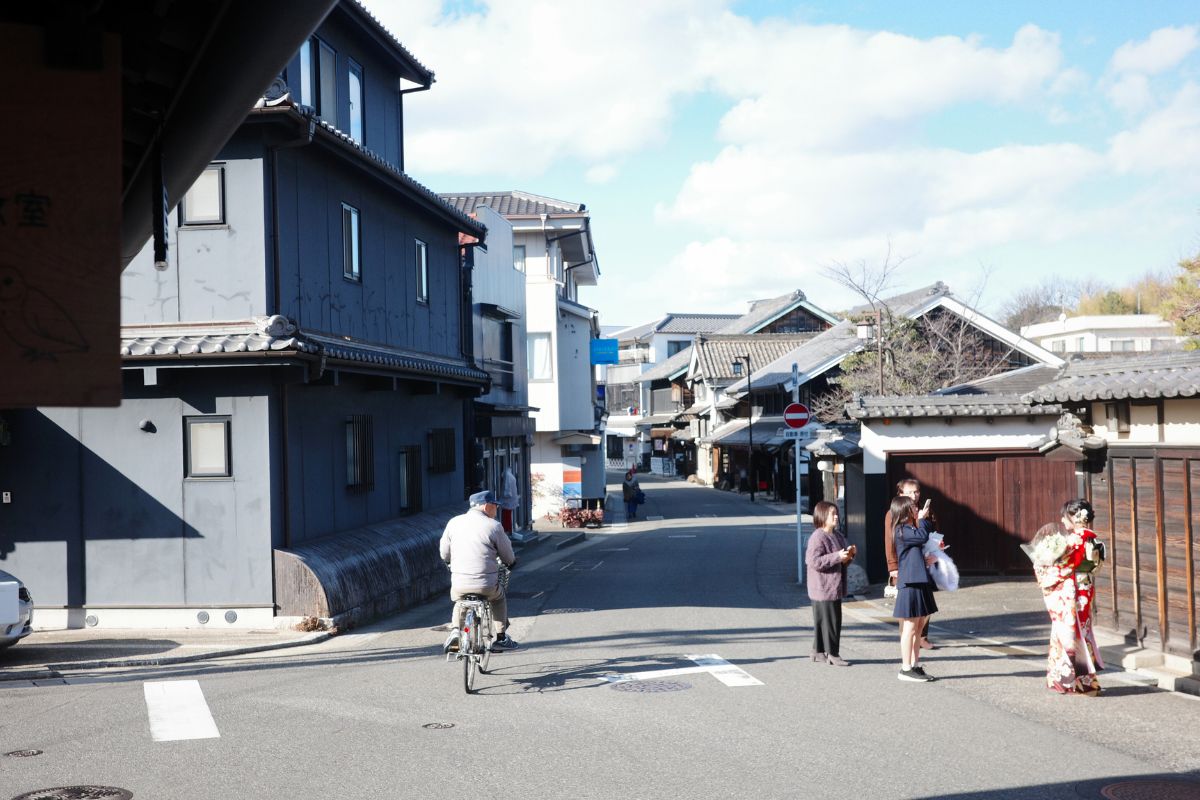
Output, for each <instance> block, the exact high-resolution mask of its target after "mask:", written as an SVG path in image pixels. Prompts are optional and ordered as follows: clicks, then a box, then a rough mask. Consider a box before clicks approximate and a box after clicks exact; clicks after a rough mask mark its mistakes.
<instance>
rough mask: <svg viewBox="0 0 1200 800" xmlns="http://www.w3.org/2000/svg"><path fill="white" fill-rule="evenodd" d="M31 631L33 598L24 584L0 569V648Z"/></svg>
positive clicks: (11, 643)
mask: <svg viewBox="0 0 1200 800" xmlns="http://www.w3.org/2000/svg"><path fill="white" fill-rule="evenodd" d="M32 632H33V598H32V597H30V595H29V590H28V589H26V588H25V584H23V583H21V581H19V580H17V578H16V577H15V576H13V575H10V574H9V573H7V572H5V571H4V570H0V650H2V649H4V648H5V647H12V646H13V645H14V644H16V643H17V642H19V641H20V640H21V639H24V638H25V637H26V636H28V635H29V634H30V633H32Z"/></svg>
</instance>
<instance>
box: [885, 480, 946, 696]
mask: <svg viewBox="0 0 1200 800" xmlns="http://www.w3.org/2000/svg"><path fill="white" fill-rule="evenodd" d="M891 516H892V520H893V521H894V523H895V528H894V530H893V534H892V535H893V536H894V537H895V539H896V553H897V562H898V563H897V566H898V569H897V575H896V586H897V593H896V605H895V607H894V609H893V610H892V616H893V617H895V618H896V619H898V620H900V674H899V675H898V676H897V677H899V678H900V680H902V681H920V682H922V683H926V682H929V681H932V680H933V677H932V676H931V675H929V674H927V673H926V672H925V669H924V668H923V667H922V666H921V665H920V660H921V629H922V628H923V627H924V625H925V622H926V620H927V619H928V618H929V615H930V614H933V613H934V612H936V611H937V602H935V601H934V599H933V577H932V576H931V575H930V574H929V565H930V564H931V563H933V562H934V561H936V560H937V557H936V556H932V555H929V556H927V555H925V543H926V542H928V541H929V532H928V531H926V530H925V529H924V527H923V526H918V524H917V504H916V503H915V502H914V501H913V499H912V498H911V497H904V496H903V495H902V496H900V497H897V498H895V499H894V500H892V508H891Z"/></svg>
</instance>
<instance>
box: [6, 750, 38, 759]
mask: <svg viewBox="0 0 1200 800" xmlns="http://www.w3.org/2000/svg"><path fill="white" fill-rule="evenodd" d="M41 754H42V751H41V750H13V751H12V752H11V753H5V754H4V755H6V756H12V757H13V758H29V757H31V756H40V755H41Z"/></svg>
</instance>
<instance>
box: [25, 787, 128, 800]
mask: <svg viewBox="0 0 1200 800" xmlns="http://www.w3.org/2000/svg"><path fill="white" fill-rule="evenodd" d="M132 798H133V792H131V791H129V790H127V789H118V788H116V787H115V786H60V787H58V788H57V789H39V790H38V791H36V792H26V793H25V794H19V795H17V796H16V797H14V798H13V799H12V800H132Z"/></svg>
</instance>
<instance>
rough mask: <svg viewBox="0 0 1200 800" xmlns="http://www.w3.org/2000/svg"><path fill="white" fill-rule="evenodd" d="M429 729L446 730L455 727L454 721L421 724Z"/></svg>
mask: <svg viewBox="0 0 1200 800" xmlns="http://www.w3.org/2000/svg"><path fill="white" fill-rule="evenodd" d="M421 727H422V728H424V729H425V730H427V731H444V730H447V729H449V728H453V727H454V723H453V722H426V723H425V724H424V725H422V726H421Z"/></svg>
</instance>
